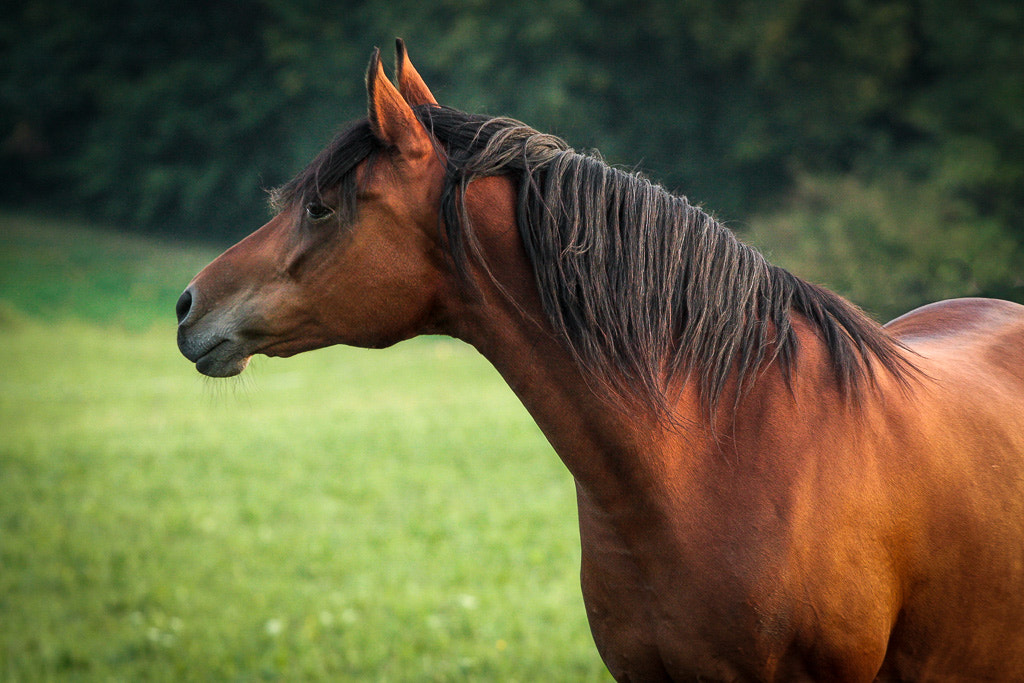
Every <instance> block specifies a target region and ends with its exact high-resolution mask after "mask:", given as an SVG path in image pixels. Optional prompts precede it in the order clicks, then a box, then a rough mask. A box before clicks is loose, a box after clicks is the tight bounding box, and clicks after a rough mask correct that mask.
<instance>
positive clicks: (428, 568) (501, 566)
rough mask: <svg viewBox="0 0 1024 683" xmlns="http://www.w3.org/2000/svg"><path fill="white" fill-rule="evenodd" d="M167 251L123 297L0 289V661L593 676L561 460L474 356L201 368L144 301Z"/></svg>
mask: <svg viewBox="0 0 1024 683" xmlns="http://www.w3.org/2000/svg"><path fill="white" fill-rule="evenodd" d="M84 234H85V235H86V236H85V237H82V234H77V235H72V236H71V237H70V238H71V239H72V241H74V240H77V239H82V240H84V241H85V242H88V241H89V240H90V239H93V238H92V237H90V236H89V235H90V233H84ZM108 238H110V239H113V241H114V242H116V239H114V238H112V237H111V236H109V235H106V236H103V237H102V239H101V242H102V240H103V239H108ZM82 248H83V249H86V250H88V248H87V247H84V246H83V247H82ZM137 249H138V250H139V251H138V252H137V253H136V254H135V256H134V258H135V259H136V260H137V261H145V260H147V259H151V260H156V261H161V262H162V263H164V264H167V263H178V266H176V268H178V269H180V270H184V269H185V267H186V266H187V267H188V268H189V269H192V268H193V264H192V263H191V261H194V260H196V259H197V256H201V255H203V254H202V251H203V250H202V249H189V250H183V251H182V252H180V253H177V252H174V250H173V249H171V248H169V247H167V246H166V245H164V247H163V248H162V249H161V250H160V251H158V252H155V251H153V250H152V249H150V250H149V251H148V252H147V251H146V248H145V245H144V244H143V243H142V242H140V243H139V245H137ZM7 256H8V257H10V254H7ZM94 257H95V255H93V256H92V257H89V258H94ZM60 258H63V257H60ZM163 259H166V260H163ZM200 265H201V264H200ZM138 266H139V268H136V267H135V266H133V268H134V270H133V271H132V272H144V271H146V269H147V268H148V269H150V270H153V269H162V268H163V267H164V266H157V265H153V264H148V265H147V264H145V263H142V264H138ZM25 268H26V269H27V272H33V271H32V269H31V268H30V267H29V266H28V265H26V266H25ZM117 269H118V266H111V268H110V270H117ZM173 269H174V268H169V269H168V273H167V277H168V278H169V279H174V280H175V282H174V283H173V285H171V284H168V285H167V286H166V287H164V288H163V289H161V291H164V292H165V293H164V294H161V295H160V297H158V299H160V300H159V301H157V300H143V301H142V302H141V303H140V304H139V305H138V306H137V309H138V312H137V313H136V314H133V315H132V316H129V317H122V316H121V315H120V314H117V313H116V311H117V310H122V309H123V308H124V307H126V306H131V304H132V300H131V297H130V296H129V299H128V301H127V302H125V300H124V299H122V300H121V303H120V304H116V302H112V303H111V304H110V305H111V310H112V311H115V314H114V315H112V316H110V317H105V318H104V317H103V316H102V315H100V314H90V313H85V314H80V311H81V308H80V307H77V305H74V304H73V302H72V303H67V302H68V298H67V296H66V294H65V295H57V296H56V297H55V299H54V301H57V302H58V307H59V306H66V307H67V308H66V309H65V313H64V314H62V315H61V316H47V315H43V314H39V313H36V312H33V309H32V307H31V306H28V305H25V303H24V302H25V301H31V300H32V296H31V295H29V296H27V297H22V298H19V297H17V296H13V295H11V294H10V287H9V285H8V284H7V282H8V281H5V284H4V288H2V289H0V299H2V300H3V302H0V303H3V306H4V307H5V311H6V313H5V314H4V315H3V316H0V348H3V350H4V366H3V369H2V370H0V435H2V438H0V489H2V495H0V678H2V679H4V680H11V681H20V680H26V681H34V680H48V679H60V680H65V679H75V680H232V679H240V680H261V679H270V680H303V679H319V680H389V681H392V680H395V681H401V680H409V681H420V680H488V681H489V680H502V681H506V680H572V681H575V680H601V679H604V678H606V677H607V675H606V674H605V673H604V668H603V666H602V665H601V662H600V659H599V657H598V656H597V653H596V651H595V649H594V646H593V642H592V640H591V637H590V634H589V630H588V627H587V623H586V618H585V613H584V610H583V605H582V599H581V597H580V589H579V584H578V567H579V549H578V546H579V539H578V532H577V530H576V515H575V506H574V498H573V486H572V481H571V477H570V476H569V475H568V473H567V472H566V471H565V470H564V468H563V466H562V465H561V463H560V462H559V461H558V459H557V457H556V456H555V455H554V454H553V453H552V452H551V450H550V448H549V446H548V445H547V443H546V442H545V440H544V439H543V437H542V435H541V434H540V433H539V431H538V430H537V428H536V427H535V426H534V424H533V423H532V421H531V419H530V418H529V416H528V415H527V414H526V413H525V411H524V410H523V408H522V407H521V406H520V405H519V403H518V401H517V400H516V399H515V397H514V396H513V395H512V394H511V392H510V391H509V390H508V389H507V387H505V385H504V383H503V382H502V381H501V379H500V378H499V377H498V376H497V375H496V373H494V371H493V370H492V369H491V368H490V367H489V366H488V365H487V364H486V362H485V361H484V360H483V359H481V358H480V357H479V356H478V355H477V354H476V353H475V352H474V351H473V350H472V349H470V348H468V347H466V346H463V345H461V344H459V343H457V342H453V341H449V340H441V339H433V338H431V339H423V340H415V341H413V342H408V343H406V344H402V345H399V346H397V347H395V348H394V349H390V350H387V351H377V352H371V351H361V350H355V349H344V348H334V349H326V350H322V351H318V352H315V353H311V354H307V355H303V356H299V357H296V358H293V359H289V360H284V361H281V360H273V361H272V360H267V359H257V361H256V362H254V364H253V365H254V367H252V368H250V369H249V370H247V371H246V373H245V374H244V375H243V376H242V378H244V379H240V380H228V381H226V382H225V381H221V382H215V381H213V380H207V379H204V378H202V377H200V376H199V375H198V374H197V373H196V372H195V370H194V369H193V368H192V367H191V365H190V364H189V363H188V362H187V361H186V360H185V359H183V358H181V357H180V356H179V355H178V352H177V350H176V348H175V345H174V331H173V327H172V326H171V325H170V324H169V323H162V322H152V321H156V320H159V319H160V317H159V315H158V308H160V307H163V306H165V305H167V300H169V301H170V306H171V308H173V297H174V295H175V293H176V292H177V291H180V289H181V287H182V286H184V282H187V280H188V277H190V276H191V272H188V273H181V274H173V273H170V272H169V270H173ZM100 270H102V269H100ZM161 277H163V276H161ZM91 286H92V285H89V284H88V282H87V283H86V284H85V285H84V287H85V289H89V287H91ZM93 291H96V290H95V289H93ZM112 296H113V295H112ZM62 297H63V298H62ZM115 298H116V297H115ZM147 301H149V303H146V302H147ZM60 302H63V303H60ZM26 310H27V311H28V312H26ZM168 310H170V309H168ZM97 318H100V319H99V320H98V319H97ZM133 320H135V321H136V322H132V321H133ZM144 320H146V321H150V322H148V323H147V324H145V325H143V324H142V323H141V322H140V321H144ZM261 360H262V362H260V361H261Z"/></svg>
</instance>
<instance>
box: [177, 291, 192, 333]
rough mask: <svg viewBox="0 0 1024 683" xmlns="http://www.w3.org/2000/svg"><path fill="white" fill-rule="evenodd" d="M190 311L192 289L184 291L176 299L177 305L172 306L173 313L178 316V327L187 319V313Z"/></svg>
mask: <svg viewBox="0 0 1024 683" xmlns="http://www.w3.org/2000/svg"><path fill="white" fill-rule="evenodd" d="M191 310H192V289H191V288H189V289H186V290H185V291H184V292H182V293H181V296H180V297H178V303H177V304H176V305H175V306H174V312H175V313H176V314H177V315H178V324H179V325H180V324H181V323H183V322H184V321H185V318H187V317H188V314H189V312H190V311H191Z"/></svg>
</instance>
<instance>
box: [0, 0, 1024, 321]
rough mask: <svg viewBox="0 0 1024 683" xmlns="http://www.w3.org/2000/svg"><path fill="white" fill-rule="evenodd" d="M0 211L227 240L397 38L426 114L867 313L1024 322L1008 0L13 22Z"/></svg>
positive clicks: (1019, 161)
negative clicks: (629, 191)
mask: <svg viewBox="0 0 1024 683" xmlns="http://www.w3.org/2000/svg"><path fill="white" fill-rule="evenodd" d="M5 14H6V17H5V19H4V20H3V22H2V23H0V174H2V179H0V180H2V182H0V201H2V202H3V203H4V204H5V205H7V206H23V207H29V208H32V209H41V210H60V211H68V212H72V213H74V214H77V215H82V216H86V217H89V218H92V219H95V220H102V221H106V222H112V223H115V224H118V225H122V226H125V227H126V228H130V229H137V230H147V231H156V232H164V233H170V234H174V235H183V236H184V235H187V236H204V237H209V238H212V239H215V240H220V241H223V240H227V239H231V238H234V237H237V236H239V235H240V234H243V233H245V232H247V231H249V230H251V229H252V228H253V227H255V226H256V225H258V224H259V223H261V222H262V221H263V220H264V219H265V218H266V208H265V206H266V202H265V197H264V193H263V191H264V190H265V189H267V188H269V187H273V186H275V185H277V184H280V183H282V182H284V181H285V180H287V178H288V177H290V176H291V174H293V173H294V172H295V171H297V170H298V169H299V168H301V166H302V165H303V164H304V163H305V162H306V161H307V160H308V159H309V158H311V157H312V155H313V154H314V153H315V152H316V150H317V149H318V148H319V147H320V146H322V145H323V144H324V143H325V142H326V141H327V140H328V139H329V138H330V136H331V134H332V133H333V132H334V131H335V130H336V129H337V128H338V127H339V126H340V125H341V124H342V123H343V122H345V121H346V120H348V119H352V118H356V117H359V116H361V115H362V112H363V109H364V107H365V94H364V90H363V83H362V73H363V68H364V67H365V63H366V60H367V58H368V55H369V52H370V49H371V48H372V47H373V46H374V45H380V46H381V47H383V48H385V49H390V45H391V44H392V41H393V39H394V37H395V36H402V37H404V38H405V39H406V41H407V43H408V45H409V46H410V50H411V53H412V56H413V59H414V60H415V62H416V64H417V67H418V68H419V69H420V71H421V73H423V75H424V76H425V78H426V79H427V80H428V82H429V83H430V84H431V86H432V88H433V89H434V92H435V94H437V95H438V96H439V98H440V99H442V101H444V102H445V103H446V104H451V105H453V106H456V107H459V108H462V109H466V110H471V111H478V112H487V113H492V114H505V115H510V116H514V117H517V118H520V119H523V120H525V121H526V122H528V123H530V124H531V125H533V126H535V127H537V128H539V129H541V130H546V131H550V132H555V133H558V134H560V135H562V136H563V137H565V138H567V139H568V140H569V141H570V142H571V143H572V144H574V145H575V146H577V147H579V148H597V149H600V150H601V152H602V153H603V154H604V155H605V157H606V158H607V159H608V160H609V161H610V162H612V163H616V164H621V165H624V166H627V167H631V168H632V167H638V168H641V169H643V170H644V171H645V172H647V173H648V175H650V176H652V177H654V178H655V179H657V180H659V181H660V182H662V183H663V184H665V185H666V186H667V187H669V188H670V189H672V190H675V191H679V192H682V193H684V194H687V195H688V196H689V197H691V198H692V199H694V200H695V201H698V202H700V203H702V204H704V205H705V206H706V207H708V208H709V209H710V210H712V212H713V213H714V214H715V215H716V216H718V217H719V218H720V219H722V220H725V221H727V222H728V223H730V224H731V225H733V227H735V228H737V230H738V231H739V232H740V233H741V234H747V235H748V237H749V238H750V239H752V240H754V241H756V242H758V243H759V244H761V245H763V246H765V248H767V249H768V250H769V251H771V252H772V257H773V258H774V259H775V260H776V261H777V262H780V263H781V264H783V265H787V266H789V267H792V268H794V269H795V270H797V271H798V272H801V273H802V274H805V275H808V276H810V277H812V278H814V279H817V280H820V281H824V282H826V283H828V284H831V285H833V286H836V287H838V288H840V289H841V290H842V291H844V292H846V293H848V294H852V295H853V296H854V298H855V299H856V300H858V301H859V302H861V303H863V304H865V305H867V306H868V307H869V308H871V309H873V310H874V311H876V312H878V313H880V314H883V315H886V314H890V313H892V312H895V311H898V310H901V309H903V308H906V307H907V306H910V305H914V304H917V303H920V302H923V301H926V300H928V299H933V298H937V297H939V296H954V295H963V294H987V295H999V296H1007V297H1014V298H1017V299H1021V298H1024V281H1022V280H1024V276H1022V273H1024V247H1022V245H1024V217H1022V216H1024V47H1022V46H1024V5H1022V4H1021V3H1020V2H1019V0H986V2H984V3H973V4H972V3H963V2H956V1H953V0H834V1H832V2H820V1H817V0H779V1H778V2H771V3H766V2H761V1H760V0H716V2H705V1H702V0H646V1H645V0H634V1H632V2H622V1H621V0H596V1H594V2H583V1H582V0H521V1H519V2H514V3H510V2H492V1H491V0H460V1H456V0H440V1H439V2H431V3H423V2H410V1H409V0H391V1H390V2H388V3H373V2H335V3H324V2H313V1H311V0H306V1H301V0H253V1H250V2H228V3H222V2H196V1H190V2H167V3H152V2H149V1H148V0H108V1H106V2H99V1H98V0H92V1H90V0H82V1H81V2H68V1H67V0H20V1H16V2H14V3H13V6H12V7H10V8H9V9H7V10H6V11H5Z"/></svg>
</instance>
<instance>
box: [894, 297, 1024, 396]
mask: <svg viewBox="0 0 1024 683" xmlns="http://www.w3.org/2000/svg"><path fill="white" fill-rule="evenodd" d="M885 327H886V330H887V331H888V332H889V334H891V335H892V336H894V337H895V338H897V339H898V340H900V342H902V343H903V344H905V345H906V346H907V347H908V348H910V349H911V350H912V351H915V352H917V353H919V354H920V355H921V356H922V357H924V358H925V359H928V358H932V359H935V360H936V361H937V362H940V363H941V362H943V361H947V360H948V361H950V362H954V363H956V364H964V363H966V367H974V368H977V369H978V370H980V371H982V372H985V371H986V370H990V371H991V372H992V373H993V374H994V375H999V374H1002V373H1005V374H1007V375H1009V376H1011V377H1015V378H1017V379H1019V380H1021V381H1024V306H1021V305H1020V304H1016V303H1012V302H1010V301H1001V300H998V299H950V300H948V301H940V302H938V303H934V304H929V305H927V306H923V307H921V308H918V309H915V310H913V311H911V312H909V313H907V314H905V315H903V316H900V317H899V318H896V319H895V320H893V321H892V322H890V323H889V324H887V325H886V326H885ZM926 363H927V361H926Z"/></svg>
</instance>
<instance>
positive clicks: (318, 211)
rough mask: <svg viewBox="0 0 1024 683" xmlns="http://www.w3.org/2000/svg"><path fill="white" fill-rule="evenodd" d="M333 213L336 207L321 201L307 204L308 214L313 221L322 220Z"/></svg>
mask: <svg viewBox="0 0 1024 683" xmlns="http://www.w3.org/2000/svg"><path fill="white" fill-rule="evenodd" d="M333 213H334V209H332V208H331V207H329V206H325V205H323V204H320V203H319V202H310V203H309V204H306V215H307V216H309V220H311V221H322V220H324V219H325V218H329V217H330V216H331V215H332V214H333Z"/></svg>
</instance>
